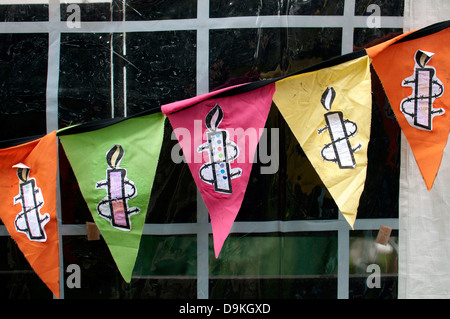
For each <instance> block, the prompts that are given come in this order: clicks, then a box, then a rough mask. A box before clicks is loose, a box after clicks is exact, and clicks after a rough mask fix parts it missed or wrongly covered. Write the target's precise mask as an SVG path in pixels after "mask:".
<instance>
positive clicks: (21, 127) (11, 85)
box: [0, 34, 48, 140]
mask: <svg viewBox="0 0 450 319" xmlns="http://www.w3.org/2000/svg"><path fill="white" fill-rule="evenodd" d="M47 56H48V35H47V34H0V139H1V140H6V139H12V138H17V137H25V136H32V135H39V134H44V133H45V132H46V115H45V110H46V89H47Z"/></svg>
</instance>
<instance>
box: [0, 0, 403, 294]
mask: <svg viewBox="0 0 450 319" xmlns="http://www.w3.org/2000/svg"><path fill="white" fill-rule="evenodd" d="M48 9H49V20H48V21H37V22H32V23H27V22H0V33H47V34H48V37H49V48H48V70H47V71H48V72H47V88H46V93H47V94H46V123H47V124H46V128H47V132H51V131H54V130H57V129H58V90H59V81H58V80H59V73H60V69H59V65H60V48H61V34H62V33H97V32H98V33H124V34H125V33H128V32H157V31H176V30H193V31H195V32H196V33H197V39H196V41H197V43H196V45H197V46H196V47H197V52H196V58H197V61H209V52H210V50H209V49H210V48H209V34H210V30H219V29H230V28H233V29H236V28H309V27H333V28H341V29H342V45H341V48H342V52H341V54H342V55H344V54H347V53H350V52H352V51H353V42H354V39H353V35H354V29H355V28H368V25H367V19H368V17H367V16H357V15H355V0H345V3H344V13H343V15H342V16H246V17H227V18H210V6H209V0H197V17H196V18H193V19H178V20H176V19H174V20H152V21H113V22H106V21H104V22H88V21H87V22H83V21H82V22H81V23H80V27H79V28H70V27H69V26H68V25H67V24H66V22H65V21H61V18H60V17H61V5H60V1H59V0H49V1H48ZM380 27H381V28H402V27H403V17H402V16H381V17H380ZM207 92H209V63H197V65H196V93H197V95H201V94H204V93H207ZM59 191H60V189H59V187H58V188H57V192H58V194H57V196H58V198H60V194H59ZM61 217H62V216H61V208H60V205H59V207H58V218H59V220H58V222H59V227H60V228H59V229H60V230H61V231H60V242H61V243H62V236H79V235H86V228H85V226H84V225H79V224H62V223H61V220H62V219H61ZM380 225H385V226H389V227H391V228H392V229H394V230H398V229H399V220H398V218H365V219H358V218H357V219H356V223H355V225H354V228H353V229H354V230H378V229H379V227H380ZM303 231H308V232H321V231H337V234H338V272H337V298H338V299H348V298H349V277H350V276H349V243H350V235H351V228H350V227H349V225H348V223H347V222H346V221H345V219H344V218H343V217H342V215H341V214H339V218H338V219H336V220H296V221H278V220H274V221H270V222H251V224H250V223H248V222H235V223H234V225H233V227H232V229H231V233H252V232H256V233H269V232H283V233H287V232H303ZM211 234H212V230H211V225H210V223H209V220H208V211H207V209H206V206H205V204H204V202H203V200H202V198H201V196H200V194H199V192H197V221H196V222H195V223H176V224H148V223H147V224H145V226H144V230H143V235H195V236H197V298H198V299H208V298H209V268H208V267H209V260H208V259H209V253H208V251H209V240H210V238H209V237H210V235H211ZM0 236H9V234H8V232H7V230H6V228H5V226H3V225H1V226H0ZM60 246H62V245H60ZM60 251H61V257H60V260H61V265H63V255H62V251H63V250H62V247H60ZM64 276H65V269H64V268H63V267H61V275H60V278H64ZM63 282H64V281H63ZM61 287H62V288H61V290H62V291H61V298H64V288H65V285H64V284H63V285H61Z"/></svg>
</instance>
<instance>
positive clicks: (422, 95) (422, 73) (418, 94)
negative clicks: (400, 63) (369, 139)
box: [400, 50, 445, 131]
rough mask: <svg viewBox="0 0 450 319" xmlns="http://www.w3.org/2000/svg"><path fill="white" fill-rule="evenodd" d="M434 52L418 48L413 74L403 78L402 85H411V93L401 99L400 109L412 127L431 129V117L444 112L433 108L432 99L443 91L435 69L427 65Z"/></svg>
mask: <svg viewBox="0 0 450 319" xmlns="http://www.w3.org/2000/svg"><path fill="white" fill-rule="evenodd" d="M433 55H434V53H432V52H426V51H422V50H418V51H417V52H416V54H415V56H414V60H415V66H414V74H413V75H412V76H410V77H408V78H406V79H404V80H403V83H402V86H404V87H411V88H412V89H413V94H412V95H410V96H408V97H407V98H405V99H403V100H402V102H401V104H400V110H401V111H402V113H403V114H404V115H405V117H406V119H407V121H408V123H409V125H411V126H412V127H415V128H418V129H422V130H426V131H432V130H433V118H434V117H435V116H439V115H443V114H444V113H445V111H444V109H442V108H436V109H435V108H433V103H434V100H435V99H437V98H438V97H440V96H441V95H442V94H443V93H444V85H443V83H442V82H441V81H440V80H439V79H438V78H437V77H436V69H435V68H434V67H432V66H427V63H428V62H429V61H430V60H431V58H432V57H433Z"/></svg>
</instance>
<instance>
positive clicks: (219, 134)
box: [197, 104, 242, 194]
mask: <svg viewBox="0 0 450 319" xmlns="http://www.w3.org/2000/svg"><path fill="white" fill-rule="evenodd" d="M222 119H223V111H222V108H221V107H220V105H219V104H216V105H215V106H214V107H213V108H212V109H211V110H210V111H209V112H208V114H207V115H206V118H205V124H206V127H207V128H208V132H207V133H206V135H207V142H205V143H203V144H202V145H200V146H199V147H198V148H197V152H199V153H201V152H208V155H209V162H208V163H205V164H203V165H202V167H200V171H199V174H200V178H201V180H202V181H204V182H205V183H208V184H211V185H214V190H215V191H216V192H219V193H225V194H232V187H231V180H232V179H233V178H236V177H239V176H241V174H242V170H241V169H240V168H231V167H230V161H233V160H235V159H236V158H237V157H238V156H239V148H238V146H237V145H236V144H235V143H234V142H232V141H230V140H229V133H228V131H226V130H222V129H219V128H218V126H219V124H220V122H222Z"/></svg>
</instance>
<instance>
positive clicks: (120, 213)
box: [95, 144, 140, 231]
mask: <svg viewBox="0 0 450 319" xmlns="http://www.w3.org/2000/svg"><path fill="white" fill-rule="evenodd" d="M124 155H125V151H124V149H123V147H122V145H119V144H116V145H114V146H113V147H111V148H110V149H109V150H108V152H106V162H107V164H108V167H109V168H107V169H106V179H105V180H102V181H99V182H97V184H96V186H95V187H96V189H102V188H103V189H106V193H107V196H106V197H104V198H103V199H102V200H101V201H100V202H99V203H98V205H97V213H98V214H99V216H100V217H102V218H104V219H106V220H108V221H109V222H110V224H111V226H112V227H114V228H117V229H120V230H126V231H129V230H131V221H130V216H131V215H134V214H137V213H139V212H140V209H139V208H137V207H131V208H130V207H128V200H130V199H131V198H134V197H136V196H137V189H136V186H135V185H134V183H133V182H132V181H130V180H129V179H128V178H127V170H126V169H125V168H120V167H119V164H120V162H121V161H122V158H123V157H124Z"/></svg>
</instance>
